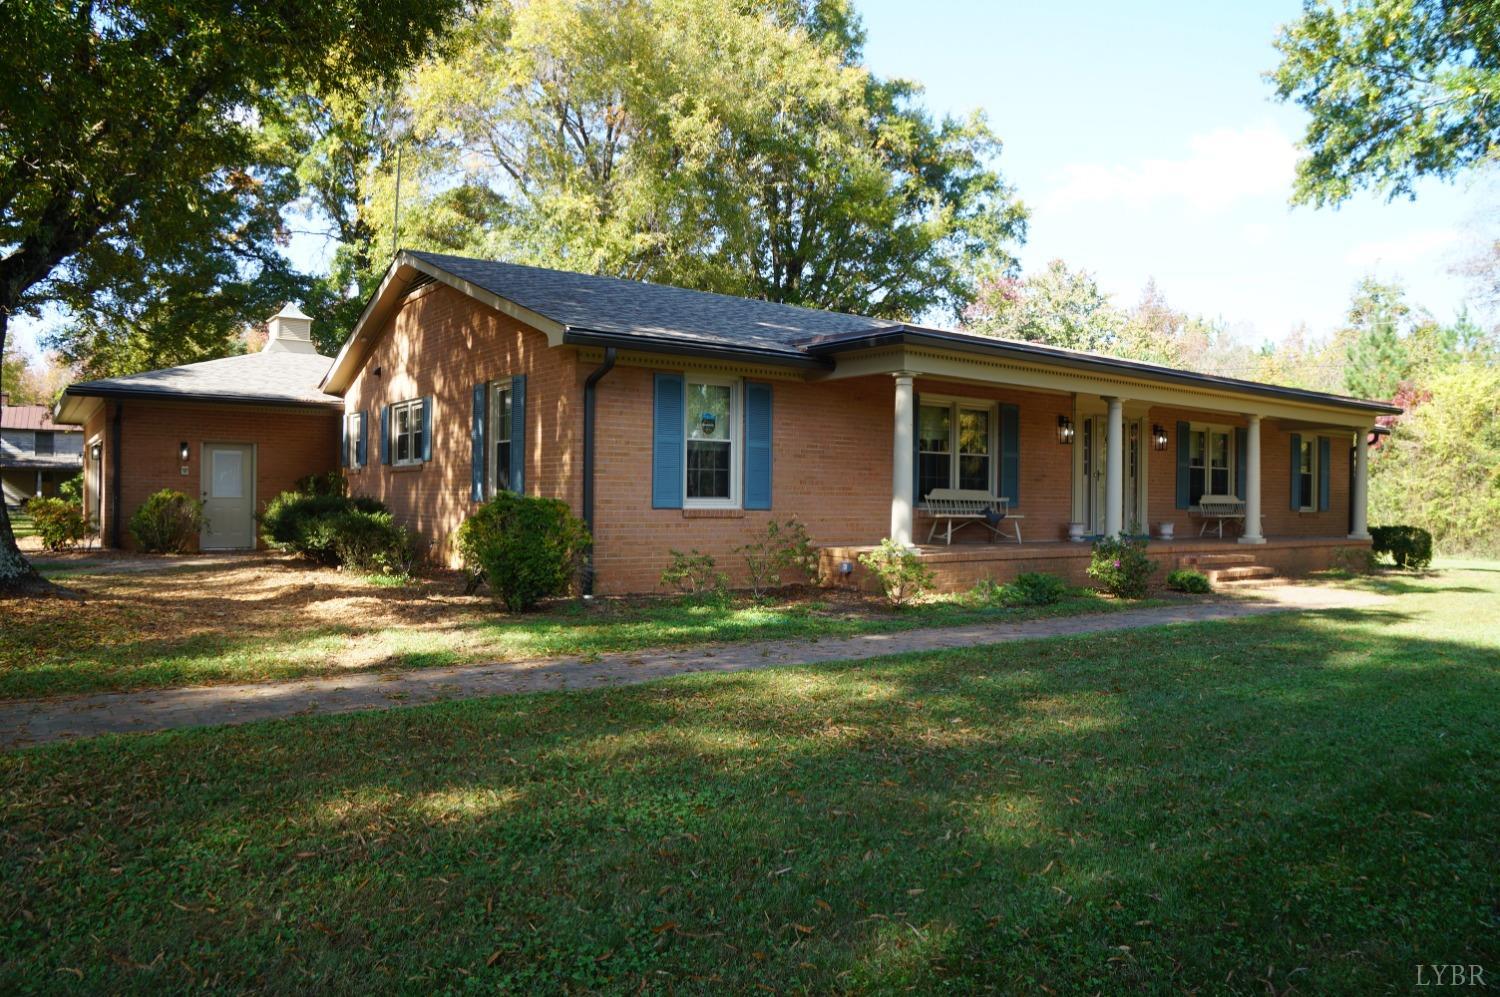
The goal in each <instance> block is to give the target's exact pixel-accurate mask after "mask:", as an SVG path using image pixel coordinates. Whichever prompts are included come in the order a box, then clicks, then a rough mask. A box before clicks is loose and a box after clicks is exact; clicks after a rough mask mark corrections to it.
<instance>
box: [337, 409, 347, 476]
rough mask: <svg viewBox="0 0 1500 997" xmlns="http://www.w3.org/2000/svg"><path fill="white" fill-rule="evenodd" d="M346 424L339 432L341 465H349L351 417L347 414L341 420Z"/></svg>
mask: <svg viewBox="0 0 1500 997" xmlns="http://www.w3.org/2000/svg"><path fill="white" fill-rule="evenodd" d="M339 421H340V422H342V423H343V424H344V428H343V431H342V432H340V433H339V467H348V466H349V417H348V416H347V415H346V416H344V418H343V419H341V420H339Z"/></svg>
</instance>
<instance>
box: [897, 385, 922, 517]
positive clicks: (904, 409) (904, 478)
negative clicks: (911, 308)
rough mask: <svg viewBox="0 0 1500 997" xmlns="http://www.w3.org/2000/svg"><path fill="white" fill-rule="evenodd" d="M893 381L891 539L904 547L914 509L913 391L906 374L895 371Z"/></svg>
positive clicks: (914, 423)
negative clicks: (893, 430) (894, 404)
mask: <svg viewBox="0 0 1500 997" xmlns="http://www.w3.org/2000/svg"><path fill="white" fill-rule="evenodd" d="M895 378H896V429H895V432H894V433H892V434H891V437H892V446H893V447H894V450H893V451H892V453H891V539H892V540H894V541H896V543H898V544H901V545H902V546H905V547H910V546H911V531H912V516H913V509H914V507H915V506H916V496H914V495H913V494H912V492H913V491H914V490H915V485H914V479H915V478H916V468H915V467H914V466H913V465H912V454H913V452H914V451H915V449H916V438H915V436H914V435H913V434H914V433H915V432H916V404H917V399H916V391H915V390H914V389H913V387H912V375H911V373H910V372H909V371H904V370H902V371H897V372H896V374H895Z"/></svg>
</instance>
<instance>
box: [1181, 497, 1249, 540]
mask: <svg viewBox="0 0 1500 997" xmlns="http://www.w3.org/2000/svg"><path fill="white" fill-rule="evenodd" d="M1188 511H1189V514H1191V515H1196V516H1197V517H1198V518H1199V519H1201V520H1202V521H1203V523H1202V525H1201V526H1199V527H1198V535H1199V536H1200V537H1201V536H1203V534H1204V533H1207V532H1208V529H1209V527H1214V528H1215V529H1217V530H1218V533H1219V537H1220V539H1223V537H1224V522H1225V520H1239V523H1240V530H1241V531H1243V530H1244V528H1245V500H1244V499H1241V498H1236V497H1235V496H1233V495H1204V496H1203V497H1202V498H1200V499H1199V500H1198V505H1197V506H1196V507H1195V508H1193V509H1190V510H1188Z"/></svg>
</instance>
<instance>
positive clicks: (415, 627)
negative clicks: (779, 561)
mask: <svg viewBox="0 0 1500 997" xmlns="http://www.w3.org/2000/svg"><path fill="white" fill-rule="evenodd" d="M81 570H84V571H87V570H90V569H89V568H84V569H81ZM92 570H97V568H94V569H92ZM54 577H56V575H55V574H54ZM61 581H62V584H65V585H67V586H68V587H69V588H72V589H74V590H75V591H77V592H78V593H79V594H81V595H82V596H84V597H85V599H86V600H87V606H88V609H87V611H86V612H80V611H79V607H78V604H77V603H73V602H67V601H62V600H55V599H33V600H20V601H16V602H12V603H10V604H8V606H7V612H8V614H9V615H8V618H7V620H6V625H5V626H4V627H0V699H18V698H33V697H42V696H51V695H65V694H80V693H89V692H106V691H121V690H127V689H148V688H169V687H172V686H182V685H195V684H207V683H223V682H258V681H272V680H286V679H296V678H307V677H312V676H330V675H340V674H346V673H348V672H350V671H358V670H371V669H382V670H384V669H407V668H428V667H437V666H445V665H461V664H469V663H476V662H490V661H501V660H515V659H520V658H538V657H556V656H569V655H583V656H589V655H597V654H605V653H609V652H617V651H635V650H641V649H644V648H653V647H669V646H681V645H687V644H703V643H712V642H723V641H745V640H758V639H760V640H769V639H782V638H809V637H840V636H848V635H851V634H858V633H883V632H890V631H896V630H907V629H912V628H916V627H938V626H957V625H962V624H969V623H979V622H994V623H1002V622H1004V623H1008V622H1017V621H1020V620H1026V619H1034V618H1037V617H1046V616H1066V615H1077V614H1081V613H1096V612H1114V611H1117V610H1120V609H1129V608H1138V607H1142V606H1152V605H1161V604H1163V602H1164V601H1165V600H1160V599H1158V600H1149V601H1147V600H1142V601H1139V602H1134V603H1122V602H1119V601H1116V600H1112V599H1107V598H1104V597H1101V596H1099V595H1098V594H1096V593H1094V592H1092V591H1078V592H1076V593H1074V594H1073V595H1071V596H1069V597H1068V598H1067V599H1065V600H1064V601H1063V602H1061V603H1058V604H1056V605H1053V606H1042V607H1030V608H1005V607H987V606H972V605H969V604H967V603H966V601H965V600H964V599H962V598H954V597H945V598H937V599H933V600H932V601H930V602H927V603H923V604H921V605H916V606H912V607H909V608H905V609H901V610H891V609H888V608H885V607H884V606H883V605H881V604H879V603H878V602H875V601H873V600H863V601H861V600H857V599H856V600H851V599H849V598H847V597H841V596H837V595H816V596H813V597H810V598H809V597H805V596H802V597H792V598H785V599H772V600H767V601H765V602H762V603H755V602H751V601H749V600H746V599H740V600H738V601H736V602H735V603H734V604H732V605H728V606H720V605H705V604H702V603H688V602H683V601H680V600H675V599H648V600H598V601H595V602H593V603H591V604H587V605H586V604H584V603H581V602H577V601H564V602H560V603H557V604H554V605H552V606H551V607H549V608H547V609H546V610H545V611H541V612H536V613H528V614H523V615H508V614H505V613H501V612H499V611H497V610H496V609H495V607H494V606H493V605H492V604H491V603H490V602H489V600H488V599H485V598H482V597H465V596H463V595H462V593H461V591H460V586H459V584H458V583H457V582H456V581H455V580H454V579H453V578H451V577H446V576H445V577H442V578H438V579H435V580H429V581H424V582H423V583H421V584H418V585H415V586H412V587H410V588H404V589H393V588H389V587H386V586H382V585H379V584H375V583H372V582H371V581H370V580H367V579H363V578H359V577H354V576H349V575H346V574H342V573H340V572H338V571H332V570H327V569H317V568H312V567H308V566H304V565H302V564H300V563H298V562H295V561H292V562H285V561H280V560H276V559H265V560H252V561H248V562H245V563H244V564H236V565H233V566H230V567H216V568H203V569H197V568H187V569H177V570H170V571H165V570H164V571H156V572H151V573H123V574H92V575H88V574H76V575H73V576H70V577H68V578H66V579H61Z"/></svg>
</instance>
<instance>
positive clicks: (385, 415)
mask: <svg viewBox="0 0 1500 997" xmlns="http://www.w3.org/2000/svg"><path fill="white" fill-rule="evenodd" d="M380 462H381V463H382V464H389V463H390V462H391V407H390V406H389V405H382V406H380Z"/></svg>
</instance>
